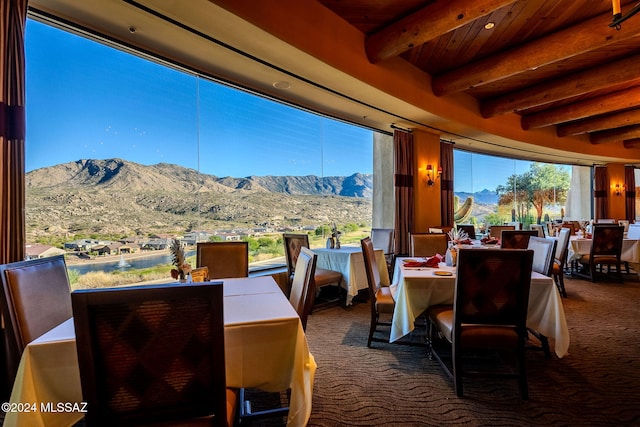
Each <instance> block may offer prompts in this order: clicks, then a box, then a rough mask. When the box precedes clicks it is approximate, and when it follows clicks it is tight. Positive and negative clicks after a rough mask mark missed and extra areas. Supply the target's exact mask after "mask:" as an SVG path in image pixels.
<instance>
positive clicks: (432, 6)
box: [318, 0, 640, 148]
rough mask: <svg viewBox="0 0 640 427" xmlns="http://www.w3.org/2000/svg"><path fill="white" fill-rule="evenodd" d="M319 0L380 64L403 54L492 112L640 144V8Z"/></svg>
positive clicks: (547, 0) (561, 132)
mask: <svg viewBox="0 0 640 427" xmlns="http://www.w3.org/2000/svg"><path fill="white" fill-rule="evenodd" d="M318 1H319V2H320V3H321V4H323V5H324V6H325V7H327V8H329V9H331V10H332V11H333V12H334V13H336V14H337V15H339V16H340V17H342V18H343V19H344V20H346V21H347V22H349V23H350V24H351V25H353V26H354V27H356V28H357V29H359V30H360V31H362V32H363V33H365V34H366V41H365V44H366V46H365V49H366V52H367V56H368V58H369V60H370V61H371V62H372V63H374V64H375V63H380V62H382V61H385V60H387V59H389V58H392V57H396V56H400V57H402V58H404V59H405V60H407V61H409V62H410V63H412V64H413V65H415V66H416V67H418V68H420V69H422V70H424V71H425V72H427V73H428V74H430V75H431V76H432V88H433V91H434V93H435V94H436V95H438V96H445V95H448V94H454V93H458V92H465V93H467V94H469V95H471V96H473V97H475V98H476V99H478V101H479V104H480V111H481V114H482V116H483V117H485V118H488V117H496V116H500V115H503V114H506V113H511V112H515V113H517V114H519V115H520V116H521V126H522V128H523V129H524V130H528V129H534V128H541V127H546V126H555V129H556V133H557V135H558V136H559V137H564V136H568V135H579V134H584V133H588V134H589V138H590V141H591V143H592V144H600V143H609V142H614V141H618V142H619V141H624V146H625V147H627V148H631V147H638V146H640V38H639V37H640V14H638V15H636V16H633V17H630V18H629V19H627V20H626V21H624V22H623V23H622V24H621V26H620V29H615V28H612V27H610V26H609V24H610V23H611V22H612V3H611V0H571V1H568V0H564V1H558V0H527V1H524V0H473V1H468V0H436V1H424V0H422V1H419V0H354V1H340V0H318ZM632 3H633V2H632V1H622V2H621V6H622V14H623V16H624V15H625V13H627V12H629V11H630V9H631V8H632V7H633V4H632Z"/></svg>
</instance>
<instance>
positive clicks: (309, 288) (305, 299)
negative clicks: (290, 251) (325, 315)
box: [289, 247, 318, 330]
mask: <svg viewBox="0 0 640 427" xmlns="http://www.w3.org/2000/svg"><path fill="white" fill-rule="evenodd" d="M317 261H318V255H316V254H314V253H313V251H312V250H311V249H309V248H304V247H303V248H300V253H299V254H298V260H297V261H296V268H295V272H294V273H293V282H292V284H291V294H290V295H289V302H290V303H291V305H292V306H293V308H294V309H295V310H296V312H297V313H298V316H300V321H301V322H302V328H303V329H304V330H306V329H307V317H308V316H309V312H310V311H311V304H312V303H313V297H312V293H313V291H314V290H313V276H314V274H315V272H316V263H317Z"/></svg>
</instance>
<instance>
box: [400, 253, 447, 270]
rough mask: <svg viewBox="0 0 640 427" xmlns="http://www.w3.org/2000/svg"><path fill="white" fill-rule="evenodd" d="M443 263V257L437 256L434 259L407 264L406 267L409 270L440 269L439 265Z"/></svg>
mask: <svg viewBox="0 0 640 427" xmlns="http://www.w3.org/2000/svg"><path fill="white" fill-rule="evenodd" d="M441 262H442V255H440V254H435V255H434V256H432V257H427V258H425V260H424V261H409V262H405V263H404V266H405V267H409V268H416V267H429V268H438V264H440V263H441Z"/></svg>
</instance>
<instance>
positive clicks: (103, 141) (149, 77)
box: [26, 20, 530, 192]
mask: <svg viewBox="0 0 640 427" xmlns="http://www.w3.org/2000/svg"><path fill="white" fill-rule="evenodd" d="M26 55H27V63H26V72H27V139H26V170H27V172H28V171H31V170H34V169H38V168H41V167H47V166H53V165H56V164H61V163H67V162H72V161H76V160H80V159H107V158H122V159H126V160H130V161H133V162H136V163H141V164H144V165H152V164H156V163H160V162H167V163H176V164H180V165H182V166H186V167H190V168H193V169H197V170H200V171H202V172H204V173H208V174H212V175H217V176H233V177H244V176H249V175H318V176H348V175H352V174H353V173H356V172H360V173H372V169H373V166H372V132H371V131H370V130H367V129H363V128H360V127H357V126H351V125H347V124H345V123H341V122H338V121H335V120H331V119H327V118H322V117H319V116H317V115H314V114H311V113H308V112H305V111H301V110H298V109H295V108H292V107H288V106H284V105H281V104H279V103H276V102H273V101H268V100H265V99H263V98H260V97H258V96H254V95H250V94H247V93H245V92H242V91H240V90H236V89H232V88H229V87H226V86H223V85H220V84H216V83H213V82H210V81H207V80H205V79H198V78H196V77H195V76H193V75H190V74H186V73H183V72H179V71H176V70H174V69H171V68H168V67H165V66H161V65H158V64H156V63H153V62H150V61H147V60H143V59H140V58H138V57H136V56H133V55H131V54H126V53H123V52H120V51H118V50H116V49H113V48H109V47H106V46H103V45H101V44H98V43H96V42H93V41H89V40H87V39H84V38H82V37H79V36H76V35H73V34H70V33H66V32H64V31H61V30H58V29H55V28H53V27H49V26H47V25H44V24H41V23H39V22H36V21H32V20H28V21H27V33H26ZM455 153H456V154H455V162H456V164H455V177H454V184H455V190H456V191H465V192H476V191H481V190H483V189H485V188H487V189H489V190H495V188H496V186H497V185H500V184H504V183H505V182H506V180H507V178H508V177H509V176H510V175H512V174H514V173H522V172H524V171H525V170H527V169H528V168H529V164H530V162H526V161H514V160H511V159H504V158H499V157H493V156H486V155H481V154H471V153H468V152H462V151H458V150H456V151H455Z"/></svg>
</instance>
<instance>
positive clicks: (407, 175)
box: [393, 130, 414, 255]
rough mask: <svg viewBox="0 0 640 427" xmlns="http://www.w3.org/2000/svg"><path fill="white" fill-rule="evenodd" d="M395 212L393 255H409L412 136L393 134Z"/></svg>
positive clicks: (411, 197) (411, 207)
mask: <svg viewBox="0 0 640 427" xmlns="http://www.w3.org/2000/svg"><path fill="white" fill-rule="evenodd" d="M393 154H394V185H395V195H396V210H395V227H394V228H395V251H394V252H395V254H396V255H408V254H409V233H410V232H411V230H412V229H413V204H414V201H413V197H414V196H413V135H412V134H411V133H409V132H405V131H400V130H396V131H394V133H393Z"/></svg>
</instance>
